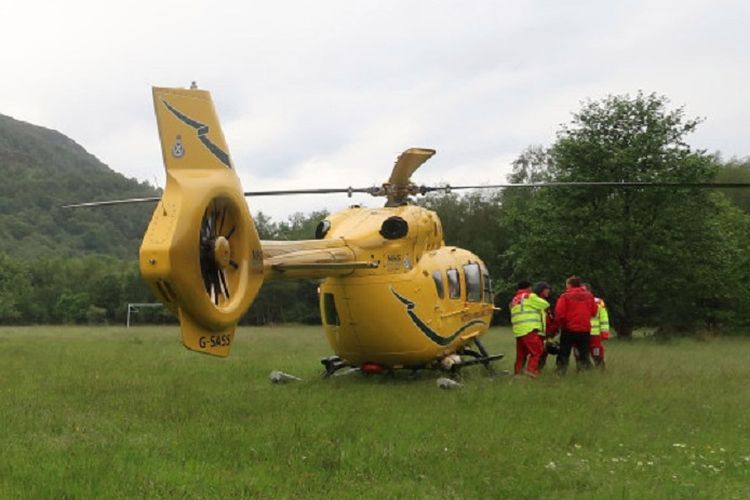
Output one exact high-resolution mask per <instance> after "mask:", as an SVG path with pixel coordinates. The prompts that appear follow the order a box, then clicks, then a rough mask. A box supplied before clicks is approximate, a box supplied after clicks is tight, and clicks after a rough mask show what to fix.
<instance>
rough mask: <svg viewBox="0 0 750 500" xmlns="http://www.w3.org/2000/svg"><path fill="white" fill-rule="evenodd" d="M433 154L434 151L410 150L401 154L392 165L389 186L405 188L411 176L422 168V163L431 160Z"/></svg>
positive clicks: (423, 149) (424, 149)
mask: <svg viewBox="0 0 750 500" xmlns="http://www.w3.org/2000/svg"><path fill="white" fill-rule="evenodd" d="M434 154H435V150H434V149H426V148H410V149H407V150H406V151H404V152H403V153H401V154H400V155H399V157H398V159H397V160H396V164H395V165H393V171H391V177H390V178H389V179H388V183H389V184H395V185H397V186H405V185H407V184H409V179H410V178H411V175H412V174H413V173H414V172H415V171H416V170H417V169H418V168H419V167H421V166H422V164H423V163H424V162H426V161H427V160H429V159H430V158H432V156H433V155H434Z"/></svg>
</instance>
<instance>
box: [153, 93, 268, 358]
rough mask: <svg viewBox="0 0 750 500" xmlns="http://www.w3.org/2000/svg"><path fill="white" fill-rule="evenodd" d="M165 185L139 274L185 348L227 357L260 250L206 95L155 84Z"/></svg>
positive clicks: (255, 279) (254, 284)
mask: <svg viewBox="0 0 750 500" xmlns="http://www.w3.org/2000/svg"><path fill="white" fill-rule="evenodd" d="M153 95H154V107H155V111H156V120H157V124H158V127H159V139H160V141H161V147H162V156H163V159H164V167H165V169H166V173H167V183H166V188H165V190H164V194H163V196H162V198H161V200H160V201H159V203H158V205H157V206H156V210H155V211H154V214H153V216H152V218H151V222H150V224H149V226H148V230H147V231H146V235H145V236H144V238H143V243H142V244H141V249H140V268H141V274H142V275H143V277H144V279H145V280H146V281H147V282H148V284H149V285H150V287H151V289H152V290H153V291H154V293H155V294H156V295H157V297H158V298H159V299H160V300H161V301H162V302H164V304H165V305H166V306H167V307H168V308H170V309H171V310H172V311H173V312H174V313H175V314H177V317H178V318H179V320H180V328H181V333H182V342H183V344H184V345H185V347H187V348H188V349H191V350H194V351H199V352H204V353H207V354H212V355H216V356H227V355H228V354H229V349H230V347H231V344H232V342H233V340H234V330H235V327H236V325H237V322H238V321H239V319H240V317H241V316H242V314H244V312H245V311H246V310H247V308H248V307H249V306H250V304H251V303H252V301H253V299H254V298H255V296H256V295H257V293H258V290H259V288H260V286H261V284H262V282H263V253H262V251H261V247H260V241H259V239H258V233H257V231H256V229H255V225H254V224H253V220H252V218H251V215H250V211H249V210H248V207H247V203H246V202H245V198H244V195H243V191H242V186H241V185H240V180H239V178H238V176H237V174H236V173H235V171H234V169H233V168H232V161H231V159H230V156H229V150H228V148H227V144H226V141H225V139H224V135H223V133H222V131H221V127H220V125H219V119H218V116H217V115H216V111H215V109H214V105H213V102H212V100H211V95H210V94H209V93H208V92H207V91H205V90H198V89H171V88H154V89H153Z"/></svg>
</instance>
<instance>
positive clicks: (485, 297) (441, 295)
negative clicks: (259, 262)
mask: <svg viewBox="0 0 750 500" xmlns="http://www.w3.org/2000/svg"><path fill="white" fill-rule="evenodd" d="M393 218H398V219H400V220H401V221H403V222H405V224H406V227H407V229H406V230H405V234H404V235H403V236H400V237H399V234H398V231H396V233H397V234H395V235H394V234H388V232H387V231H386V234H388V237H386V236H384V234H383V232H384V231H383V223H384V222H385V221H386V220H387V219H393ZM327 222H328V223H329V225H330V229H328V231H327V232H326V233H325V234H324V235H321V236H323V237H322V238H321V239H318V240H306V241H296V242H266V241H264V242H262V248H263V251H264V261H265V264H266V278H267V279H285V278H301V277H308V278H310V277H317V278H324V280H323V282H322V284H321V285H320V309H321V316H322V319H323V327H324V329H325V332H326V336H327V338H328V341H329V342H330V344H331V347H332V348H333V350H334V351H335V353H336V354H337V355H338V356H340V357H341V358H342V359H344V360H345V361H347V362H349V363H350V364H352V365H355V366H357V365H361V364H363V363H368V362H371V363H378V364H381V365H384V366H387V367H412V366H413V367H417V366H424V365H426V364H429V363H430V362H432V361H435V360H438V359H440V358H442V357H444V356H446V355H449V354H452V353H454V352H456V350H457V349H459V348H460V347H461V346H463V345H464V344H466V343H467V342H469V341H471V340H472V339H474V338H477V337H478V336H480V335H482V334H483V333H484V332H485V331H486V330H487V328H488V327H489V324H490V319H491V317H492V310H493V307H492V294H491V292H490V284H489V277H488V274H487V271H486V269H485V266H484V264H483V263H482V262H481V260H480V259H479V258H478V257H477V256H476V255H474V254H473V253H471V252H469V251H467V250H464V249H460V248H456V247H447V246H444V244H443V233H442V227H441V224H440V220H439V218H438V217H437V214H435V213H434V212H432V211H430V210H426V209H424V208H421V207H417V206H402V207H393V208H378V209H364V208H357V207H354V208H350V209H347V210H344V211H342V212H339V213H336V214H334V215H332V216H331V217H329V218H328V219H327ZM390 222H392V221H390ZM398 224H400V223H398ZM398 224H396V225H397V226H398ZM397 229H398V227H397ZM402 231H403V229H402Z"/></svg>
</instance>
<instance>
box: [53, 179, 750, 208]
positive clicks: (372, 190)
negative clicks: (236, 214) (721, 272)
mask: <svg viewBox="0 0 750 500" xmlns="http://www.w3.org/2000/svg"><path fill="white" fill-rule="evenodd" d="M545 187H593V188H596V187H614V188H638V187H684V188H699V189H746V188H750V182H629V181H626V182H615V181H571V182H529V183H526V184H518V183H506V184H484V185H466V186H451V185H450V184H446V185H445V186H418V187H417V192H418V193H419V194H425V193H433V192H436V191H458V190H460V189H506V188H508V189H530V188H545ZM336 193H346V194H349V195H351V194H353V193H366V194H371V195H373V196H377V195H379V194H380V193H381V188H379V187H377V186H376V187H367V188H353V187H348V188H321V189H283V190H277V191H246V192H245V193H244V195H245V196H250V197H257V196H285V195H290V194H336ZM160 199H161V198H160V197H157V196H153V197H149V198H127V199H124V200H106V201H90V202H87V203H71V204H68V205H63V206H62V208H82V207H102V206H110V205H128V204H134V203H154V202H157V201H159V200H160Z"/></svg>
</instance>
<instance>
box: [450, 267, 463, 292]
mask: <svg viewBox="0 0 750 500" xmlns="http://www.w3.org/2000/svg"><path fill="white" fill-rule="evenodd" d="M448 296H449V297H450V298H452V299H460V298H461V282H460V281H459V279H458V269H448Z"/></svg>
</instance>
